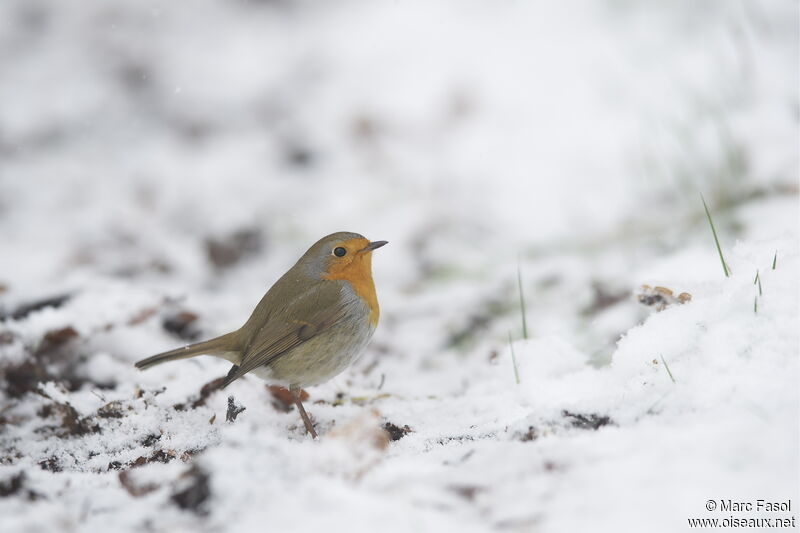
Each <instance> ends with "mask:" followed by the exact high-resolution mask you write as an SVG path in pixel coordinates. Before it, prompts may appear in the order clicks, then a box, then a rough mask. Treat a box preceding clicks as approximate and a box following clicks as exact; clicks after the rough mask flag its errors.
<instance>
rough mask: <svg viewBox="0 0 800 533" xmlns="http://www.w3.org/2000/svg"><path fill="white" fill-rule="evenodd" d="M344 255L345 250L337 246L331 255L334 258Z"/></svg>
mask: <svg viewBox="0 0 800 533" xmlns="http://www.w3.org/2000/svg"><path fill="white" fill-rule="evenodd" d="M346 253H347V250H345V249H344V248H342V247H341V246H337V247H336V248H334V249H333V255H335V256H336V257H344V255H345V254H346Z"/></svg>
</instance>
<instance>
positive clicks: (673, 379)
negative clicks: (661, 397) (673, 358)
mask: <svg viewBox="0 0 800 533" xmlns="http://www.w3.org/2000/svg"><path fill="white" fill-rule="evenodd" d="M661 362H662V363H664V368H665V369H666V370H667V374H669V379H671V380H672V382H673V383H676V381H675V377H674V376H673V375H672V372H671V371H670V369H669V365H668V364H667V360H666V359H664V356H663V355H662V356H661Z"/></svg>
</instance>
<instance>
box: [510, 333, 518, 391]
mask: <svg viewBox="0 0 800 533" xmlns="http://www.w3.org/2000/svg"><path fill="white" fill-rule="evenodd" d="M508 347H509V348H511V362H512V363H513V364H514V380H515V381H516V382H517V385H519V369H518V368H517V356H516V355H515V354H514V342H513V341H512V340H511V332H510V331H509V332H508Z"/></svg>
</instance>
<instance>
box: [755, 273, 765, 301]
mask: <svg viewBox="0 0 800 533" xmlns="http://www.w3.org/2000/svg"><path fill="white" fill-rule="evenodd" d="M753 285H758V295H759V296H763V295H764V292H763V291H762V290H761V275H760V274H759V273H758V270H756V277H755V279H754V280H753Z"/></svg>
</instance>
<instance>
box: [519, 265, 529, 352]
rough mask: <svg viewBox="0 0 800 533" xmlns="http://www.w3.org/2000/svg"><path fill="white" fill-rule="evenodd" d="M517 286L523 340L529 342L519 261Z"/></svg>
mask: <svg viewBox="0 0 800 533" xmlns="http://www.w3.org/2000/svg"><path fill="white" fill-rule="evenodd" d="M517 286H518V287H519V310H520V313H521V314H522V338H523V339H525V340H528V319H527V318H526V316H525V315H526V314H527V313H526V312H525V293H523V292H522V269H521V268H520V266H519V261H517Z"/></svg>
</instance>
